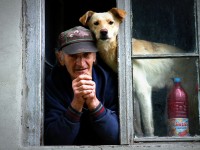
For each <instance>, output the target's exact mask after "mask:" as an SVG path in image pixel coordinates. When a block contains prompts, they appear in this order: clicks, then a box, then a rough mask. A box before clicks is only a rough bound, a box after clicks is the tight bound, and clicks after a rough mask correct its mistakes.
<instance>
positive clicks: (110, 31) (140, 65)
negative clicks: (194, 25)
mask: <svg viewBox="0 0 200 150" xmlns="http://www.w3.org/2000/svg"><path fill="white" fill-rule="evenodd" d="M125 16H126V12H125V11H124V10H122V9H118V8H112V9H110V10H109V11H108V12H102V13H97V12H93V11H87V12H86V13H85V14H84V15H83V16H81V17H80V19H79V21H80V22H81V23H82V24H83V25H84V26H88V27H89V28H90V30H91V31H92V32H93V33H94V35H95V37H96V39H97V47H98V49H99V54H100V56H101V57H102V58H103V59H104V60H105V62H106V63H107V64H108V65H109V66H110V67H111V68H112V69H113V70H114V71H116V72H117V46H118V45H117V35H118V30H119V26H120V24H121V23H122V21H123V19H124V18H125ZM170 53H183V51H182V50H181V49H178V48H176V47H174V46H170V45H167V44H161V43H154V42H148V41H144V40H138V39H132V54H142V55H143V54H170ZM194 66H195V64H194V62H193V61H191V60H189V59H186V58H179V59H178V58H173V59H169V58H168V59H134V60H133V86H134V89H135V94H134V98H135V99H136V100H138V103H139V106H140V109H141V120H142V123H143V127H144V135H145V136H154V125H153V110H152V101H151V93H152V90H153V89H156V88H163V87H165V86H171V84H169V83H172V82H171V81H170V80H171V78H172V77H175V76H178V77H181V79H182V84H187V86H185V85H184V88H185V89H186V91H187V92H188V94H189V99H192V96H193V95H194V94H192V92H194V85H195V83H193V82H195V81H194V79H195V77H194V75H195V74H196V73H195V71H194V70H195V68H194ZM139 130H140V129H139ZM139 130H138V129H137V130H136V131H135V132H136V134H138V136H141V133H140V131H139Z"/></svg>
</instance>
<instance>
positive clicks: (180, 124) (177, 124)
mask: <svg viewBox="0 0 200 150" xmlns="http://www.w3.org/2000/svg"><path fill="white" fill-rule="evenodd" d="M168 125H169V126H168V128H169V130H168V134H169V136H189V123H188V118H171V119H168Z"/></svg>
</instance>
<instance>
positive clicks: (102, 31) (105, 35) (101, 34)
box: [100, 29, 108, 40]
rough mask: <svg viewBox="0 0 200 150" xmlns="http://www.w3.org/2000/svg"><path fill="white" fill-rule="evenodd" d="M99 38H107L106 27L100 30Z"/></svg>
mask: <svg viewBox="0 0 200 150" xmlns="http://www.w3.org/2000/svg"><path fill="white" fill-rule="evenodd" d="M100 39H101V40H107V39H108V30H107V29H102V30H101V31H100Z"/></svg>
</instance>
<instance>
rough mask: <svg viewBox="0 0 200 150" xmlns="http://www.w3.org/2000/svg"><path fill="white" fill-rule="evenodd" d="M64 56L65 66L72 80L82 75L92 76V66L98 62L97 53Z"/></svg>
mask: <svg viewBox="0 0 200 150" xmlns="http://www.w3.org/2000/svg"><path fill="white" fill-rule="evenodd" d="M63 55H64V65H65V66H66V68H67V70H68V72H69V74H70V75H71V78H72V79H75V78H77V77H78V76H79V75H81V74H88V75H90V76H92V66H93V63H94V62H95V60H96V53H92V52H84V53H78V54H66V53H64V52H63Z"/></svg>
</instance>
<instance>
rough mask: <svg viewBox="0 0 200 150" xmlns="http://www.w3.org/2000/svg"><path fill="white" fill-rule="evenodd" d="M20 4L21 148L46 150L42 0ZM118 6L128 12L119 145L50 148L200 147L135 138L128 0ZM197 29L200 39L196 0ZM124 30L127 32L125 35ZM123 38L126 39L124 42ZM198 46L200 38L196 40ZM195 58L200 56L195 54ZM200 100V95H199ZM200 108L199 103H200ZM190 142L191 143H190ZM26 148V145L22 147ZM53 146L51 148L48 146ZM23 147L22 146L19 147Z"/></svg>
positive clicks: (121, 73) (122, 47)
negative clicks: (21, 19)
mask: <svg viewBox="0 0 200 150" xmlns="http://www.w3.org/2000/svg"><path fill="white" fill-rule="evenodd" d="M22 5H23V6H22V7H23V12H22V16H23V21H22V25H23V26H22V33H23V67H24V81H23V83H24V84H23V100H22V107H23V108H24V109H23V112H22V123H21V124H22V133H23V134H22V147H24V149H27V147H31V146H34V147H36V148H37V149H45V148H44V146H42V145H43V104H44V102H43V97H44V89H43V88H44V87H43V85H44V69H45V68H44V63H45V19H44V18H45V15H44V14H45V0H34V1H32V0H22ZM117 7H119V8H122V9H124V10H126V11H127V17H126V18H125V20H124V22H123V23H122V24H121V26H120V30H119V36H118V42H119V51H118V56H119V57H118V61H119V99H120V141H121V145H115V146H112V145H108V146H106V145H102V146H58V147H57V146H55V147H53V149H54V148H55V149H63V147H64V148H65V149H72V148H73V149H80V148H83V149H91V147H92V148H96V149H98V148H100V149H106V148H110V149H111V148H114V149H122V147H123V149H133V148H137V149H138V150H143V149H146V148H147V147H148V149H159V150H164V149H170V148H174V146H175V147H176V149H177V150H179V149H180V150H183V149H200V144H199V142H194V141H195V140H194V141H193V142H190V141H185V142H184V143H183V142H171V141H167V143H166V142H163V140H160V141H162V142H159V141H158V140H157V141H156V142H155V141H151V142H150V143H149V141H148V140H147V139H144V141H142V140H141V141H140V143H138V142H137V141H134V140H135V139H134V129H133V119H134V117H133V101H132V98H133V96H132V84H130V83H132V79H130V76H132V70H131V61H132V60H131V59H132V58H131V38H132V35H131V33H132V32H131V31H132V14H131V0H117ZM197 22H198V24H197V29H198V36H197V37H198V39H200V2H199V1H197ZM124 33H126V35H125V34H124ZM124 41H126V42H124ZM197 45H198V47H200V41H199V40H197ZM198 57H199V58H200V55H199V53H198ZM199 99H200V94H199ZM199 107H200V106H199ZM191 144H192V146H191ZM25 147H26V148H25ZM51 148H52V147H51ZM22 149H23V148H22Z"/></svg>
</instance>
